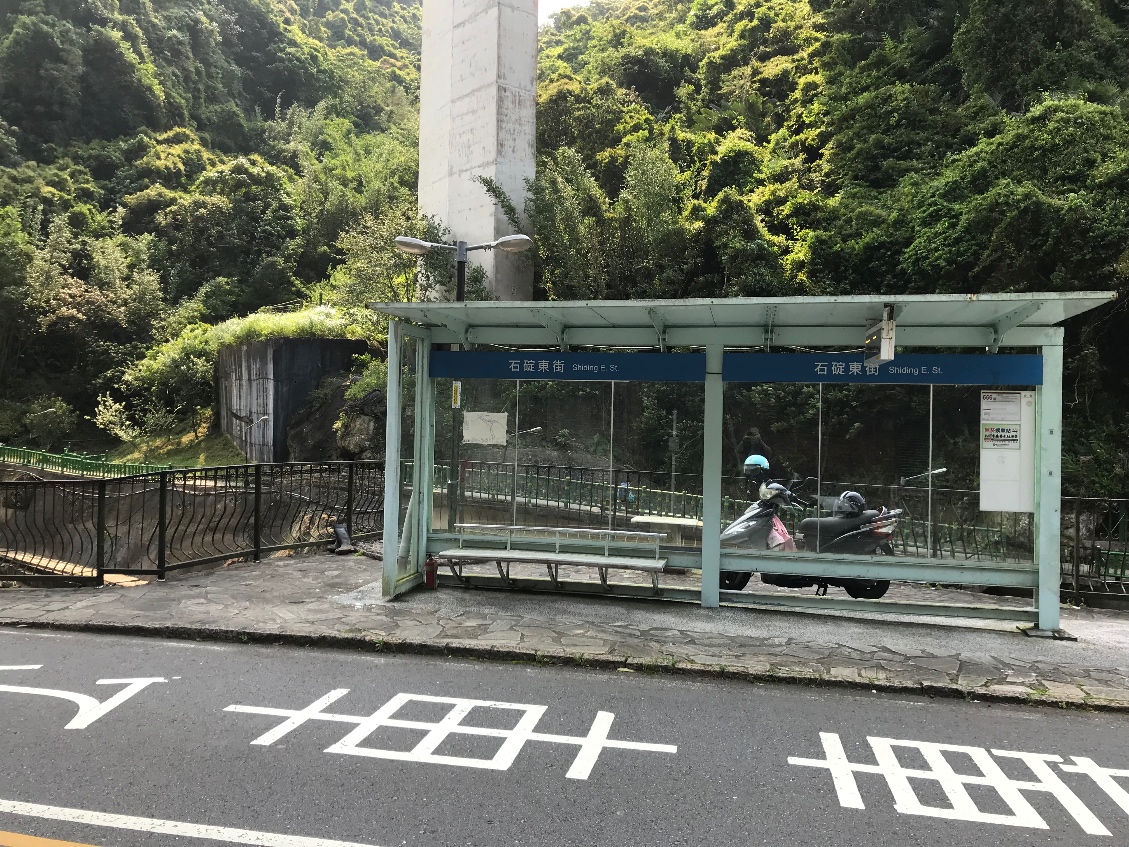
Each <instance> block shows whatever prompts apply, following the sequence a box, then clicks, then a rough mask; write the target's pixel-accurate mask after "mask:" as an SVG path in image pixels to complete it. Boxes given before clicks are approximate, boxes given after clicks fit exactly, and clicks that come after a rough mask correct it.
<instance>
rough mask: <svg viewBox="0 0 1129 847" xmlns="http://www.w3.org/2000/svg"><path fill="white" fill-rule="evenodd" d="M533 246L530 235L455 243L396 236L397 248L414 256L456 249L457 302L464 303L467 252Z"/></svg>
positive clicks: (512, 250)
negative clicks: (481, 241) (480, 242)
mask: <svg viewBox="0 0 1129 847" xmlns="http://www.w3.org/2000/svg"><path fill="white" fill-rule="evenodd" d="M532 246H533V239H532V238H530V237H529V236H528V235H503V236H502V237H501V238H499V239H496V240H495V241H487V242H484V243H482V244H467V243H466V242H465V241H456V242H455V243H454V244H435V243H433V242H431V241H423V240H421V239H419V238H409V237H408V236H406V235H398V236H396V249H397V250H399V251H401V252H402V253H410V254H411V255H413V256H423V255H425V254H426V253H430V252H431V251H432V250H454V251H455V302H456V303H462V302H463V301H464V300H465V299H466V254H467V253H469V252H470V251H471V250H502V251H503V252H505V253H522V252H524V251H526V250H528V249H529V248H530V247H532Z"/></svg>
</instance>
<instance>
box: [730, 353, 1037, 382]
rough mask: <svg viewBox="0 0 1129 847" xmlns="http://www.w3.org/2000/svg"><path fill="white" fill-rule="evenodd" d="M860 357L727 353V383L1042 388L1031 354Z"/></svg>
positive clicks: (844, 355) (845, 354)
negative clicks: (877, 361) (876, 360)
mask: <svg viewBox="0 0 1129 847" xmlns="http://www.w3.org/2000/svg"><path fill="white" fill-rule="evenodd" d="M864 358H865V357H864V356H863V354H862V353H853V354H852V353H842V354H840V353H726V354H725V360H724V363H723V365H722V378H723V379H724V380H725V381H726V382H832V383H839V382H842V383H869V384H876V385H898V384H911V385H1042V384H1043V357H1042V356H1039V355H1033V354H1010V353H1004V354H996V355H980V354H975V353H970V354H965V353H955V354H927V353H922V354H914V353H907V354H905V355H898V356H895V357H894V360H893V361H891V362H886V363H884V364H881V365H868V364H866V363H865V361H864Z"/></svg>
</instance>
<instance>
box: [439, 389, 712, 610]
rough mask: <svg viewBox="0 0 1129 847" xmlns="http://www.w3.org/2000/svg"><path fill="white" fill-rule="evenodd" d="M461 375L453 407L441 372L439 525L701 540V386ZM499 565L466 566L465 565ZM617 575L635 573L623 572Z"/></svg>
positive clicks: (579, 573)
mask: <svg viewBox="0 0 1129 847" xmlns="http://www.w3.org/2000/svg"><path fill="white" fill-rule="evenodd" d="M457 382H458V383H459V389H458V393H459V396H458V400H459V406H460V408H459V409H457V410H456V409H453V408H449V407H451V406H452V403H451V402H450V401H451V400H452V390H453V389H452V380H450V379H439V380H436V404H437V414H436V432H435V457H436V458H435V464H436V485H435V492H436V493H435V511H434V513H433V522H432V526H433V531H434V532H443V531H451V532H462V533H464V534H466V533H471V534H497V533H499V532H502V533H504V532H506V530H505V529H503V528H504V527H507V526H520V527H527V528H531V529H530V532H529V534H531V535H535V536H536V535H538V533H537V531H536V530H535V529H534V528H542V529H544V530H547V531H546V532H544V533H540V534H542V535H546V536H552V535H553V533H552V532H551V531H549V530H553V529H557V528H573V529H590V530H599V531H609V530H610V531H618V532H634V533H661V534H662V536H663V537H662V538H661V540H660V543H661V544H662V545H663V546H664V547H677V548H689V549H690V550H694V549H696V548H698V547H699V546H700V543H701V528H700V520H701V509H702V481H701V451H702V442H701V427H702V424H701V421H702V408H703V406H702V404H703V387H702V384H701V383H656V382H646V383H641V382H630V381H610V380H575V381H573V380H563V379H562V380H555V379H545V378H540V379H512V380H509V379H483V378H463V379H460V380H457ZM453 429H454V431H455V432H456V433H457V436H456V438H457V444H456V443H455V442H453V441H452V439H451V433H452V431H453ZM672 433H673V434H674V435H675V437H674V439H673V441H672ZM672 447H673V448H674V449H673V452H672ZM452 456H456V457H457V461H456V462H455V463H454V465H455V470H454V473H455V474H457V477H456V479H457V484H456V485H454V486H452V485H450V484H449V480H450V474H451V473H452V471H451V467H452ZM672 460H673V461H672ZM456 491H457V494H455V492H456ZM452 495H454V502H456V503H457V508H456V509H455V511H454V514H453V515H452V513H451V510H450V509H449V508H448V504H449V503H450V502H452ZM487 527H492V528H493V529H487ZM593 537H596V536H593ZM621 540H622V539H621ZM648 543H654V541H653V539H651V540H649V541H648ZM484 567H485V569H483V568H484ZM492 569H493V565H489V566H467V569H466V572H467V573H468V574H472V573H475V572H477V571H480V570H481V571H482V573H483V574H486V573H489V572H490V571H491V570H492ZM537 572H538V571H537V570H536V569H534V573H537ZM539 573H540V575H541V576H544V570H543V568H542V569H541V570H540V571H539ZM516 575H518V574H517V573H516V572H515V576H516ZM525 575H527V576H529V575H533V574H525ZM644 577H645V578H646V581H647V582H648V584H649V577H646V575H645V574H644ZM562 578H563V577H562ZM568 578H569V579H581V580H598V579H599V574H598V573H597V572H596V571H595V570H594V569H591V568H573V569H569V573H568ZM609 578H611V579H612V580H613V581H616V580H620V579H626V580H631V579H632V575H631V574H630V573H629V572H626V571H615V572H612V573H611V574H609ZM696 580H697V577H696V575H695V576H694V577H693V581H694V583H695V585H694V586H692V587H694V588H695V590H696ZM685 581H686V580H685V579H683V580H682V582H685ZM681 587H687V586H681Z"/></svg>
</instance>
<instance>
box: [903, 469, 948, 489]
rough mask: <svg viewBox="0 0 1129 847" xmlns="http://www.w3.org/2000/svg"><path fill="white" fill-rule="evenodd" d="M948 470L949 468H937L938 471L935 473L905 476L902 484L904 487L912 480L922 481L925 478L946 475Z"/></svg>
mask: <svg viewBox="0 0 1129 847" xmlns="http://www.w3.org/2000/svg"><path fill="white" fill-rule="evenodd" d="M947 470H948V468H937V470H935V471H926V472H925V473H917V474H914V475H913V476H903V477H902V482H901V484H902V485H903V486H904V485H905V484H906V483H907V482H909V481H910V480H911V479H920V478H921V477H923V476H929V477H931V476H933V474H939V473H944V472H945V471H947Z"/></svg>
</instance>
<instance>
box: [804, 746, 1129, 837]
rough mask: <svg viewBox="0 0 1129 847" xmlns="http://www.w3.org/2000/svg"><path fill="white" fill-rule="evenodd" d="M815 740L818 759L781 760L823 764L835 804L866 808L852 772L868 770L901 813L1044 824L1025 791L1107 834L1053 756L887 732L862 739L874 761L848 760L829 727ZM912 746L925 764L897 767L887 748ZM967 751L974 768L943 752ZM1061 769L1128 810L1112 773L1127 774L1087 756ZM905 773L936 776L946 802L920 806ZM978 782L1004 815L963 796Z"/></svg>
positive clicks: (1128, 801)
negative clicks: (961, 767) (1010, 768)
mask: <svg viewBox="0 0 1129 847" xmlns="http://www.w3.org/2000/svg"><path fill="white" fill-rule="evenodd" d="M819 737H820V740H821V741H822V743H823V749H824V753H825V756H826V758H824V759H805V758H800V757H798V756H790V757H789V758H788V763H789V764H792V765H802V766H804V767H813V768H826V769H827V770H828V771H830V772H831V779H832V782H833V783H834V785H835V792H836V794H837V795H838V797H839V804H840V805H841V806H843V807H844V808H848V809H864V808H866V807H865V805H864V804H863V801H862V795H861V793H860V792H859V788H858V784H857V783H856V782H855V776H854V775H855V773H856V772H857V773H875V774H881V775H882V776H883V777H885V778H886V784H887V785H888V786H889V787H890V793H891V794H893V795H894V808H895V809H897V811H898V812H900V813H902V814H906V815H923V816H926V817H933V818H948V819H950V820H961V821H972V822H975V823H990V824H1002V825H1004V826H1017V827H1026V828H1030V829H1048V828H1049V827H1048V826H1047V823H1046V821H1044V820H1043V818H1042V817H1041V816H1040V815H1039V813H1038V812H1037V811H1035V808H1034V807H1033V806H1032V805H1031V804H1030V803H1029V802H1028V800H1027V798H1026V797H1025V796H1024V795H1023V792H1025V791H1038V792H1043V793H1048V794H1051V795H1052V796H1053V797H1055V799H1057V800H1058V801H1059V803H1060V804H1061V805H1062V807H1063V808H1064V809H1065V810H1066V811H1067V812H1068V813H1069V814H1070V816H1071V817H1073V818H1074V820H1075V821H1076V822H1077V823H1078V825H1079V826H1080V827H1081V828H1082V830H1083V831H1084V832H1086V833H1087V834H1089V835H1110V834H1111V833H1110V831H1109V830H1108V829H1106V827H1105V826H1104V825H1103V824H1102V822H1101V821H1099V820H1098V819H1097V817H1096V816H1095V815H1094V814H1093V812H1091V811H1090V810H1089V809H1088V808H1087V807H1086V805H1085V804H1084V803H1083V802H1082V801H1081V800H1080V799H1079V798H1078V795H1077V794H1075V793H1074V792H1073V791H1072V790H1071V789H1070V788H1069V787H1068V786H1067V785H1066V783H1064V782H1063V781H1062V779H1061V778H1060V777H1059V776H1058V774H1057V773H1055V771H1053V770H1052V769H1051V765H1050V763H1052V762H1062V758H1061V757H1060V756H1054V755H1046V754H1043V753H1020V752H1016V751H1013V750H992V751H991V753H989V752H988V751H987V750H985V749H984V748H983V747H967V746H963V745H959V744H933V743H930V742H925V741H903V740H898V739H893V738H874V737H868V738H867V741H868V742H870V746H871V749H872V750H873V752H874V758H875V761H876V764H873V765H867V764H856V763H853V762H850V761H848V760H847V755H846V753H845V752H844V750H843V742H842V741H841V740H840V738H839V736H838V734H837V733H834V732H821V733H820V734H819ZM897 747H901V748H912V749H915V750H917V751H918V752H919V753H921V755H922V757H923V758H924V759H925V762H926V764H927V765H928V766H929V769H928V770H922V769H920V768H908V767H905V766H904V765H903V764H902V763H901V762H900V761H898V757H897V754H896V753H895V748H897ZM946 753H949V754H953V753H955V754H964V755H967V756H968V757H969V758H970V759H971V760H972V762H973V764H974V765H975V766H976V768H978V769H979V773H977V774H971V775H970V774H962V773H957V771H956V770H955V769H954V768H953V766H952V763H951V762H950V761H949V760H948V758H946V756H945V754H946ZM993 756H998V757H1000V758H1008V759H1019V760H1020V761H1022V762H1023V763H1024V764H1025V765H1026V766H1027V768H1028V769H1029V770H1030V771H1031V773H1032V774H1033V775H1034V777H1035V779H1034V780H1016V779H1012V778H1010V777H1009V776H1008V775H1007V774H1006V773H1004V771H1003V769H1002V768H1001V767H1000V766H999V764H998V763H997V762H996V760H995V759H993V758H992V757H993ZM1060 767H1061V768H1062V770H1064V771H1066V772H1068V773H1084V774H1087V775H1089V776H1090V777H1091V778H1092V779H1093V780H1094V781H1095V782H1096V783H1097V785H1098V786H1099V787H1100V788H1102V789H1103V790H1104V791H1105V792H1106V794H1108V795H1109V796H1110V798H1111V799H1113V801H1114V802H1115V803H1117V804H1118V805H1119V806H1120V807H1121V808H1122V809H1123V810H1124V811H1126V812H1127V813H1129V793H1127V792H1126V791H1125V790H1124V789H1122V788H1121V786H1120V785H1118V784H1117V783H1116V782H1115V780H1114V777H1118V776H1129V771H1126V770H1112V769H1107V768H1101V767H1098V766H1097V765H1096V764H1095V763H1094V762H1093V761H1092V760H1090V759H1085V758H1079V757H1074V765H1060ZM911 779H928V780H932V781H934V782H936V783H937V784H938V786H939V787H940V788H941V790H942V791H943V792H944V793H945V796H946V798H948V801H949V804H950V805H949V806H927V805H925V804H924V803H922V802H921V800H920V799H919V798H918V796H917V794H916V793H915V792H914V790H913V786H912V784H911V783H910V780H911ZM969 785H983V786H987V787H989V788H992V789H994V790H995V791H996V793H997V794H998V795H999V797H1000V799H1001V800H1003V802H1004V804H1006V805H1007V807H1008V809H1009V810H1010V812H1011V813H1010V814H995V813H988V812H982V811H980V809H979V808H978V807H977V806H976V803H975V801H974V800H973V799H972V797H971V796H970V795H969V793H968V790H967V788H966V786H969Z"/></svg>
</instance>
